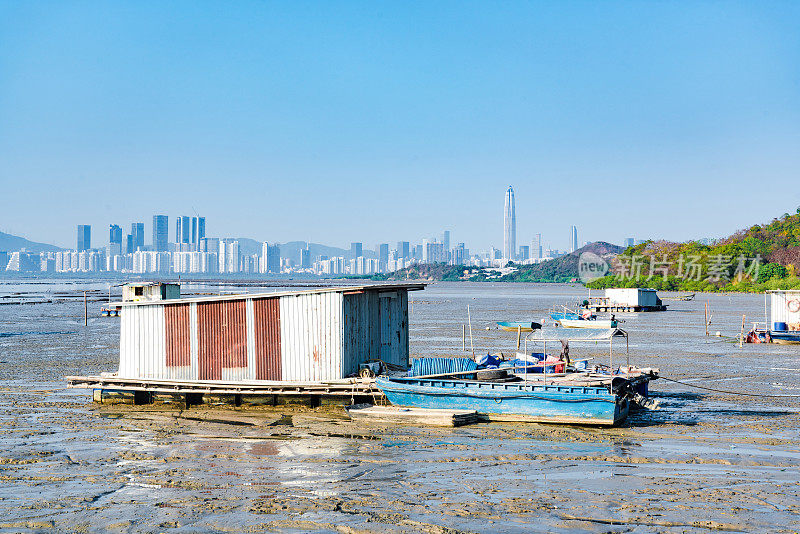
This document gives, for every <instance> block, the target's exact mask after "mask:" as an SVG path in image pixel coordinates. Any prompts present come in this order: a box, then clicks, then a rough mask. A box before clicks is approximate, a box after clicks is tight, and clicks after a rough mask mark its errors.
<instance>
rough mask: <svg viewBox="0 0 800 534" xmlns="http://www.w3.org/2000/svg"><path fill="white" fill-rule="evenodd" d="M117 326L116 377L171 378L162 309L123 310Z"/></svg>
mask: <svg viewBox="0 0 800 534" xmlns="http://www.w3.org/2000/svg"><path fill="white" fill-rule="evenodd" d="M120 322H121V324H120V344H119V350H120V360H119V364H120V365H119V375H120V376H122V377H125V378H173V376H172V373H171V372H170V370H169V368H168V367H167V366H166V357H167V352H166V347H165V345H164V306H163V305H160V304H154V305H150V306H129V307H126V308H125V309H124V310H123V312H122V317H121V321H120ZM176 378H178V377H176ZM180 378H182V377H180Z"/></svg>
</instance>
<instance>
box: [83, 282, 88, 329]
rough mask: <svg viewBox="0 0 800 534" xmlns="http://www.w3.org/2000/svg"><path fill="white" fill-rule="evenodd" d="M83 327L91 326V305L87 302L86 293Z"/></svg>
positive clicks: (84, 294)
mask: <svg viewBox="0 0 800 534" xmlns="http://www.w3.org/2000/svg"><path fill="white" fill-rule="evenodd" d="M83 326H89V304H87V302H86V291H84V292H83Z"/></svg>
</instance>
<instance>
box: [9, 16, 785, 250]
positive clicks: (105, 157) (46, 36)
mask: <svg viewBox="0 0 800 534" xmlns="http://www.w3.org/2000/svg"><path fill="white" fill-rule="evenodd" d="M798 20H800V3H797V2H555V1H553V2H463V1H460V2H294V1H293V2H244V1H243V2H130V3H125V2H68V1H67V2H2V3H0V186H1V188H2V194H0V199H1V200H0V230H3V231H6V232H11V233H15V234H20V235H24V236H25V237H28V238H29V239H34V240H37V241H45V242H52V243H55V244H59V245H62V246H74V241H75V225H76V224H79V223H88V224H92V225H93V233H94V235H93V237H94V242H95V243H96V244H102V243H104V242H105V241H106V240H107V237H108V236H107V228H108V225H109V223H117V224H120V225H123V227H125V228H127V229H129V227H130V222H132V221H134V220H142V221H144V222H145V224H146V232H147V235H148V240H149V235H150V223H151V219H152V214H153V213H166V214H168V215H170V216H176V215H181V214H193V213H195V212H196V213H199V214H201V215H205V216H206V218H207V224H208V232H209V235H215V236H244V237H252V238H255V239H262V240H269V241H280V242H284V241H289V240H311V241H314V242H323V243H328V244H331V245H339V246H343V245H346V244H347V243H349V242H350V241H354V240H358V241H363V242H364V243H365V246H370V247H371V246H373V245H374V244H375V243H377V242H395V241H397V240H400V239H403V240H418V239H421V238H423V237H428V236H433V235H436V234H438V233H440V232H441V230H443V229H450V230H451V231H452V236H453V237H452V239H453V241H454V242H458V241H466V243H467V246H468V247H470V248H472V249H475V250H477V249H482V248H487V247H489V246H491V245H494V246H496V247H501V246H502V210H503V195H504V192H505V189H506V188H507V186H508V185H509V184H511V185H513V186H514V189H515V191H516V199H517V221H518V226H517V236H518V244H525V243H527V242H529V241H530V239H531V237H532V236H533V234H534V233H537V232H541V233H542V234H543V240H544V242H545V244H549V245H551V246H553V247H554V248H559V249H563V248H565V247H566V246H567V243H568V237H569V227H570V225H571V224H576V225H577V226H578V228H579V239H580V240H581V241H586V240H597V239H604V240H609V241H612V242H621V241H622V239H623V238H624V237H626V236H636V237H637V238H653V237H663V238H668V239H674V240H683V239H689V238H697V237H704V236H721V235H727V234H729V233H731V232H732V231H734V230H736V229H738V228H741V227H745V226H749V225H750V224H751V223H754V222H765V221H768V220H770V219H771V218H773V217H775V216H778V215H780V214H782V213H784V212H786V211H790V212H794V210H795V209H796V208H797V206H798V205H800V188H798V182H799V180H798V169H800V30H798V26H797V21H798ZM170 233H171V234H172V233H174V230H173V229H172V228H171V232H170ZM98 239H99V241H100V242H99V243H98Z"/></svg>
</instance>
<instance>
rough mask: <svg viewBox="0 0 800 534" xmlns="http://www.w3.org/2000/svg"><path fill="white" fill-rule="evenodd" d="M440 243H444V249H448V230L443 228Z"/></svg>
mask: <svg viewBox="0 0 800 534" xmlns="http://www.w3.org/2000/svg"><path fill="white" fill-rule="evenodd" d="M442 244H443V245H444V250H445V251H448V250H450V230H445V231H444V232H442Z"/></svg>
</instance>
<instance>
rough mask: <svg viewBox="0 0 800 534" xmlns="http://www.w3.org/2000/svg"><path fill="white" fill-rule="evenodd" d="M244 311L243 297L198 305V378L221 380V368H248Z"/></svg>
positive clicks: (245, 315)
mask: <svg viewBox="0 0 800 534" xmlns="http://www.w3.org/2000/svg"><path fill="white" fill-rule="evenodd" d="M246 310H247V306H246V303H245V301H244V300H227V301H226V300H223V301H217V302H203V303H198V304H197V322H198V326H199V328H198V338H199V339H198V341H199V343H198V351H197V359H198V367H199V369H198V371H199V373H198V374H199V379H200V380H221V379H222V369H223V368H224V369H232V368H235V367H247V311H246Z"/></svg>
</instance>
